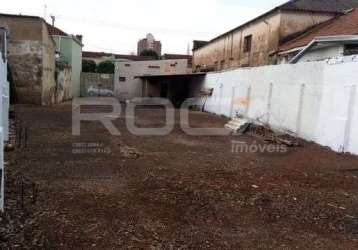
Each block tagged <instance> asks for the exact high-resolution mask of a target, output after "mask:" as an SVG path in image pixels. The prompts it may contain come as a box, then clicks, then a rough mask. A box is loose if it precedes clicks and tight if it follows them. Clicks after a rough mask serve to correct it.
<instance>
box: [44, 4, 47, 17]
mask: <svg viewBox="0 0 358 250" xmlns="http://www.w3.org/2000/svg"><path fill="white" fill-rule="evenodd" d="M46 17H47V4H45V5H44V16H43V18H44V19H45V21H46Z"/></svg>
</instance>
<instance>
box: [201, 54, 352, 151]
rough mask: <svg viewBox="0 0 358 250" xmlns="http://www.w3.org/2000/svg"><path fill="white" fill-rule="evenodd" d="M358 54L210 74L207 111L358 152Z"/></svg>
mask: <svg viewBox="0 0 358 250" xmlns="http://www.w3.org/2000/svg"><path fill="white" fill-rule="evenodd" d="M357 68H358V59H356V58H355V57H345V58H340V59H334V60H333V59H332V60H330V61H322V62H309V63H300V64H295V65H289V64H286V65H277V66H265V67H257V68H247V69H237V70H233V71H224V72H219V73H210V74H208V75H207V76H206V78H205V80H204V82H203V84H202V87H203V88H214V92H213V96H212V97H209V99H208V101H207V105H206V108H205V109H206V111H208V112H212V113H216V114H221V115H225V116H228V117H230V116H234V115H235V114H237V113H239V114H242V115H246V116H248V117H249V118H252V119H259V120H261V121H263V122H268V123H269V124H270V125H271V126H272V127H274V128H276V129H279V130H284V131H290V132H293V133H296V134H298V135H299V136H300V137H302V138H304V139H306V140H309V141H314V142H317V143H319V144H321V145H324V146H328V147H330V148H332V149H333V150H335V151H344V152H350V153H354V154H358V131H356V130H354V129H353V128H355V127H358V88H356V87H355V86H356V84H358V70H357Z"/></svg>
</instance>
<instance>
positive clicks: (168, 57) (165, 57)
mask: <svg viewBox="0 0 358 250" xmlns="http://www.w3.org/2000/svg"><path fill="white" fill-rule="evenodd" d="M177 59H186V60H188V67H189V68H192V66H193V56H191V55H180V54H164V55H163V56H162V60H177Z"/></svg>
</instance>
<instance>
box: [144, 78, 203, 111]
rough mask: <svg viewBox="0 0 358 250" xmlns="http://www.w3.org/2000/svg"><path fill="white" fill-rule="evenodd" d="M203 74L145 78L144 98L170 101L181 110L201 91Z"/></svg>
mask: <svg viewBox="0 0 358 250" xmlns="http://www.w3.org/2000/svg"><path fill="white" fill-rule="evenodd" d="M203 77H204V75H203V74H188V75H161V76H145V77H141V78H142V80H143V91H142V92H143V97H161V98H166V99H168V100H170V101H171V102H172V103H173V105H174V106H175V107H176V108H180V107H181V105H182V104H183V102H185V101H186V100H187V99H188V98H192V97H195V96H196V95H195V93H196V92H197V89H200V86H201V83H202V80H203Z"/></svg>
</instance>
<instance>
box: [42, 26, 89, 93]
mask: <svg viewBox="0 0 358 250" xmlns="http://www.w3.org/2000/svg"><path fill="white" fill-rule="evenodd" d="M47 27H48V30H49V33H50V35H51V36H52V38H53V40H54V41H55V43H56V50H57V54H58V56H59V58H58V59H60V61H61V63H64V64H65V65H67V66H69V67H70V71H71V91H70V93H69V95H70V97H71V98H73V97H79V96H80V84H81V72H82V47H83V44H82V36H81V35H71V34H68V33H66V32H64V31H63V30H61V29H59V28H58V27H56V26H55V24H54V23H53V24H47Z"/></svg>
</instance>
